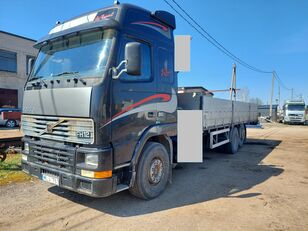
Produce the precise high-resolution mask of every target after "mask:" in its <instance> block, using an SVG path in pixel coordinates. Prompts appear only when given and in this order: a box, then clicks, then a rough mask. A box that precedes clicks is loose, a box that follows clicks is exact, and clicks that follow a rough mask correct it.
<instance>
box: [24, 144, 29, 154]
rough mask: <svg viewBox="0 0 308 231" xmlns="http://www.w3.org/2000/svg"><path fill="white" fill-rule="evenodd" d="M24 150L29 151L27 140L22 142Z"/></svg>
mask: <svg viewBox="0 0 308 231" xmlns="http://www.w3.org/2000/svg"><path fill="white" fill-rule="evenodd" d="M24 152H25V153H29V143H27V142H25V143H24Z"/></svg>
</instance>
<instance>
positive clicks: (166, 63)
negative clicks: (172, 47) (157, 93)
mask: <svg viewBox="0 0 308 231" xmlns="http://www.w3.org/2000/svg"><path fill="white" fill-rule="evenodd" d="M158 58H159V76H160V78H161V80H162V81H163V82H166V83H173V74H172V71H173V67H172V60H171V59H170V55H169V51H168V50H166V49H164V48H159V49H158Z"/></svg>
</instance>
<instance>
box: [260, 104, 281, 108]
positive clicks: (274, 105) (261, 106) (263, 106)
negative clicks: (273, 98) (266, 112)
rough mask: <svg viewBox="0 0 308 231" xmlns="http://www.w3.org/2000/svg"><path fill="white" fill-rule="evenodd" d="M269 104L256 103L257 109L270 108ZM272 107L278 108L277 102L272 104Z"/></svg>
mask: <svg viewBox="0 0 308 231" xmlns="http://www.w3.org/2000/svg"><path fill="white" fill-rule="evenodd" d="M270 107H271V106H270V105H258V109H270ZM272 108H273V109H277V108H278V104H273V105H272Z"/></svg>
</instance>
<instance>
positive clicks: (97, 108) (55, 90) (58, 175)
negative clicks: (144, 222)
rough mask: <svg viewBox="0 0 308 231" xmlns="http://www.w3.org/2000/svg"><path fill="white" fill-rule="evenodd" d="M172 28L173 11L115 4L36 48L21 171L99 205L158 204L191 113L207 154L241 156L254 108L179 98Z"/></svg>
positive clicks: (196, 95) (188, 95)
mask: <svg viewBox="0 0 308 231" xmlns="http://www.w3.org/2000/svg"><path fill="white" fill-rule="evenodd" d="M175 28H176V24H175V17H174V16H173V15H172V14H170V13H168V12H166V11H155V12H150V11H148V10H145V9H142V8H140V7H137V6H133V5H128V4H115V5H112V6H111V7H107V8H103V9H100V10H96V11H93V12H90V13H87V14H84V15H81V16H79V17H76V18H73V19H71V20H68V21H66V22H63V23H58V24H57V25H56V26H55V27H54V28H53V29H52V30H51V31H50V32H49V34H48V35H46V37H44V38H42V39H41V40H39V41H38V42H37V43H36V44H35V47H36V48H37V49H39V53H38V56H37V58H36V61H35V63H33V60H30V61H29V67H31V73H30V75H29V78H28V80H27V83H26V84H25V92H24V98H23V115H22V122H21V124H22V131H23V133H24V138H23V144H24V145H23V151H22V169H23V171H25V172H26V173H28V174H30V175H32V176H37V177H38V178H40V179H42V180H43V181H47V182H50V183H52V184H55V185H58V186H59V187H62V188H66V189H69V190H73V191H76V192H78V193H82V194H86V195H90V196H92V197H105V196H108V195H111V194H114V193H116V192H120V191H122V190H125V189H129V190H130V192H131V193H132V194H133V195H135V196H137V197H140V198H143V199H151V198H154V197H157V196H158V195H159V194H161V193H162V192H163V191H164V189H165V187H166V186H167V184H168V182H171V179H172V167H173V166H174V165H175V164H176V163H178V158H179V157H178V153H179V150H178V147H180V146H181V145H179V143H177V142H178V141H179V139H178V129H177V128H181V126H182V125H181V124H179V123H178V116H177V115H178V113H180V111H190V110H191V111H192V110H195V111H199V112H201V113H202V123H201V124H200V126H201V127H200V128H201V129H202V134H201V135H202V138H203V142H202V144H204V145H205V146H206V147H208V148H216V147H218V146H223V147H224V149H225V150H226V152H228V153H236V152H237V150H238V148H239V147H240V146H242V145H243V143H244V141H245V138H246V128H245V124H248V123H255V122H257V115H258V113H257V105H254V104H249V103H241V102H235V101H231V100H223V99H216V98H213V97H212V96H211V94H206V92H205V91H204V89H203V90H200V89H202V88H185V87H184V88H179V89H178V79H177V72H176V71H174V53H175V52H174V35H173V31H174V30H175ZM183 125H184V124H183ZM196 136H197V134H196ZM193 139H195V137H191V141H189V140H187V139H184V140H183V139H182V141H181V142H186V143H187V144H188V145H189V143H190V142H192V140H193ZM181 144H184V143H181ZM202 144H200V145H202ZM186 155H189V153H186Z"/></svg>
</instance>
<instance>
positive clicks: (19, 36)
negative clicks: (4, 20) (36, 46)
mask: <svg viewBox="0 0 308 231" xmlns="http://www.w3.org/2000/svg"><path fill="white" fill-rule="evenodd" d="M0 33H3V34H7V35H11V36H14V37H18V38H21V39H26V40H29V41H32V42H36V40H34V39H31V38H27V37H24V36H21V35H17V34H13V33H10V32H6V31H3V30H0Z"/></svg>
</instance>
